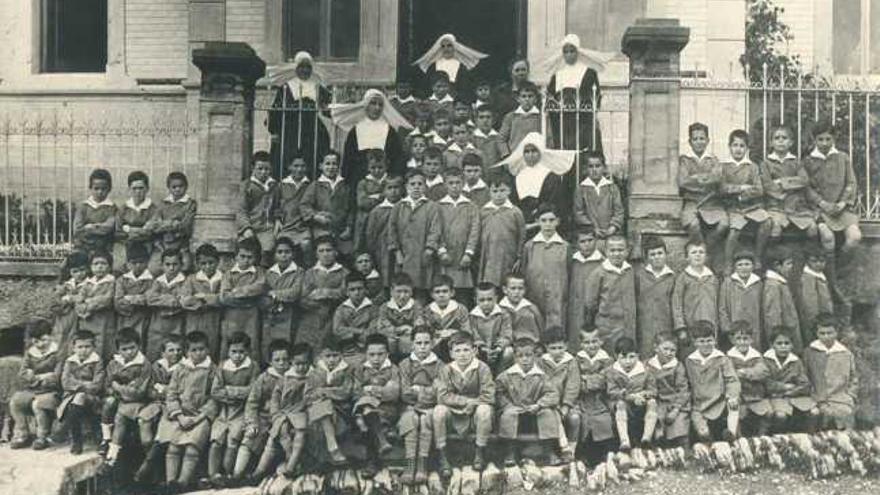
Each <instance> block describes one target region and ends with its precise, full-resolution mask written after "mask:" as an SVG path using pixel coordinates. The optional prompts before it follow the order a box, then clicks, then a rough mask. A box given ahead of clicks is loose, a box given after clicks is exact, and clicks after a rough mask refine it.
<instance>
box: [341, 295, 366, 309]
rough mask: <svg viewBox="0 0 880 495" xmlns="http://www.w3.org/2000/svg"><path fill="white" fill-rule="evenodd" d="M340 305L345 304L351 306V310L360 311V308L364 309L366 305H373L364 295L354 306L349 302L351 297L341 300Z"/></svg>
mask: <svg viewBox="0 0 880 495" xmlns="http://www.w3.org/2000/svg"><path fill="white" fill-rule="evenodd" d="M342 305H343V306H347V307H349V308H351V309H353V310H355V311H360V310H362V309H364V308H366V307H369V306H372V305H373V301H370V298H369V297H365V298H364V300H363V301H361V304H360V306H357V307H355V305H354V303H353V302H351V299H346V300H345V301H343V303H342Z"/></svg>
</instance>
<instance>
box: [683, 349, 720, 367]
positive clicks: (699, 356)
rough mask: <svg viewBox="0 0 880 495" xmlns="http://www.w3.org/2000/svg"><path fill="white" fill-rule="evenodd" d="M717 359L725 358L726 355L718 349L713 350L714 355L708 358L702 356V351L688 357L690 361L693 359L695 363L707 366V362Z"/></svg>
mask: <svg viewBox="0 0 880 495" xmlns="http://www.w3.org/2000/svg"><path fill="white" fill-rule="evenodd" d="M717 357H725V356H724V353H723V352H721V351H719V350H718V349H713V350H712V353H711V354H709V355H708V356H706V357H703V355H702V354H700V351H694V352H692V353H691V354H690V355H689V356H688V359H692V360H694V361H697V362H699V363H700V364H702V365H704V366H705V364H706V362H707V361H709V360H712V359H715V358H717Z"/></svg>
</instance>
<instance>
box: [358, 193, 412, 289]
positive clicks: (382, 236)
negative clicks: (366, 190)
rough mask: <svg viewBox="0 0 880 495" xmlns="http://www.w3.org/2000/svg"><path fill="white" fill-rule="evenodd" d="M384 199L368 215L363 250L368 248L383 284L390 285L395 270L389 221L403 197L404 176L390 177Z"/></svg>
mask: <svg viewBox="0 0 880 495" xmlns="http://www.w3.org/2000/svg"><path fill="white" fill-rule="evenodd" d="M382 195H383V198H384V199H383V200H382V202H381V203H379V204H378V205H376V207H375V208H373V210H372V211H370V215H369V216H368V217H367V230H366V233H365V235H364V245H363V246H361V249H362V250H367V251H368V252H369V253H370V254H371V255H372V256H373V259H374V260H375V261H376V265H377V267H378V269H379V273H381V274H382V285H384V286H386V287H387V286H389V284H390V282H391V277H392V276H393V272H394V270H393V269H392V268H393V267H394V258H393V256H392V253H391V252H390V251H389V250H388V236H389V227H388V225H389V221H390V219H391V212H392V211H393V209H394V205H395V204H397V202H398V201H400V198H402V197H403V178H402V177H400V176H392V177H388V178H387V179H386V180H385V187H384V189H383V190H382Z"/></svg>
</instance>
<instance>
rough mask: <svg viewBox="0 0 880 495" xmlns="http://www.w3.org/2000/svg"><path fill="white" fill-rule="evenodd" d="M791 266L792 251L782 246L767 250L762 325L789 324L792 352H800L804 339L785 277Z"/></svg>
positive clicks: (789, 273)
mask: <svg viewBox="0 0 880 495" xmlns="http://www.w3.org/2000/svg"><path fill="white" fill-rule="evenodd" d="M793 269H794V257H793V255H792V253H791V252H790V251H789V250H788V249H785V248H784V247H782V246H774V248H773V249H772V250H771V251H770V252H769V253H768V254H767V272H766V273H765V274H764V277H765V281H764V294H763V299H762V304H761V306H762V307H761V309H762V314H763V315H764V328H775V327H778V326H784V327H789V328H791V331H792V334H791V338H792V344H794V350H795V352H802V351H803V349H804V340H803V337H802V335H801V326H800V320H799V319H798V313H797V307H796V306H795V304H794V297H793V296H792V293H791V288H790V287H789V285H788V277H789V276H791V272H792V270H793Z"/></svg>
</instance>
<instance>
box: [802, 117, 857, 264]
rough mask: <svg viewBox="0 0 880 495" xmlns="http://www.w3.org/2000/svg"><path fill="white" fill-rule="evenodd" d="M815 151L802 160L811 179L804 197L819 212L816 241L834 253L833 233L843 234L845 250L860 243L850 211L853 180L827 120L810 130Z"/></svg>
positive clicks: (848, 162) (852, 212)
mask: <svg viewBox="0 0 880 495" xmlns="http://www.w3.org/2000/svg"><path fill="white" fill-rule="evenodd" d="M813 136H815V138H814V139H815V145H816V146H815V148H813V151H812V152H811V153H810V154H809V156H807V157H806V158H804V168H805V169H806V170H807V174H808V175H809V176H810V187H809V188H808V189H807V196H808V197H809V199H810V201H811V202H812V203H813V205H814V207H816V208H818V210H819V239H820V240H821V241H822V247H823V248H824V249H825V252H826V253H833V252H834V248H835V242H836V241H835V234H836V233H837V232H843V235H844V239H845V242H844V245H843V247H844V249H849V248H852V247H853V246H855V245H857V244H858V243H859V242H860V241H861V240H862V231H861V230H860V229H859V218H858V216H857V215H856V214H855V212H854V211H853V208H854V207H855V204H856V179H855V173H854V172H853V168H852V163H850V161H849V156H848V155H847V154H846V153H841V152H840V151H838V150H837V148H836V147H835V146H834V137H835V129H834V125H833V124H831V122H828V121H822V122H820V123H818V124H817V125H816V127H815V129H814V130H813Z"/></svg>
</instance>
